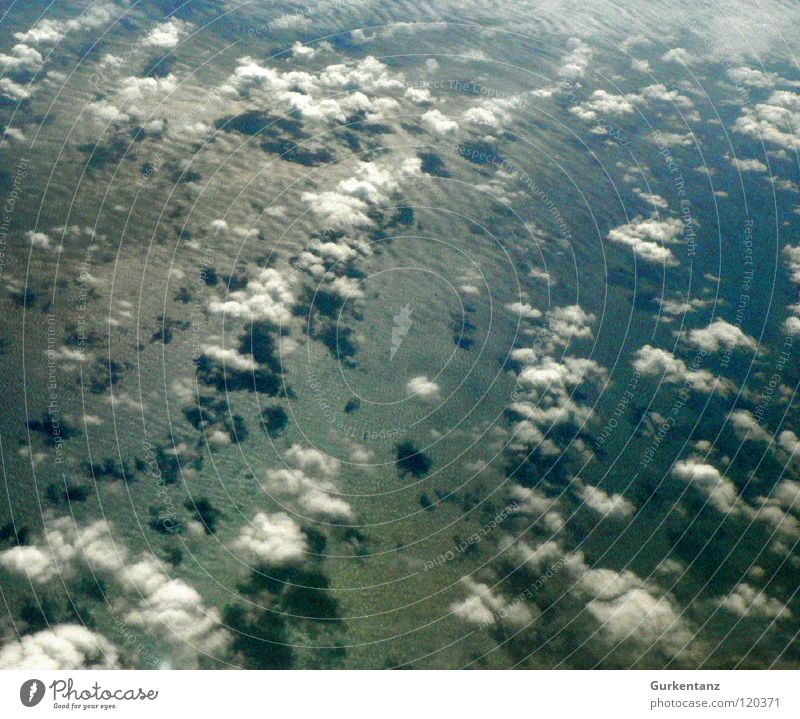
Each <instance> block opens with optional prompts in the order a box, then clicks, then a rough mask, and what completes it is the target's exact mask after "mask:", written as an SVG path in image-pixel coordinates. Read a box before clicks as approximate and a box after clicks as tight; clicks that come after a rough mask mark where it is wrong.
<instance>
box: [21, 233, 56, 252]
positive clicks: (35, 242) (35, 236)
mask: <svg viewBox="0 0 800 719" xmlns="http://www.w3.org/2000/svg"><path fill="white" fill-rule="evenodd" d="M25 239H26V240H28V242H30V244H31V247H38V248H40V249H42V250H49V249H50V238H49V237H48V236H47V235H46V234H45V233H44V232H34V231H33V230H29V231H28V232H26V233H25Z"/></svg>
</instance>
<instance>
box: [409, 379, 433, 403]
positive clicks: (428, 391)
mask: <svg viewBox="0 0 800 719" xmlns="http://www.w3.org/2000/svg"><path fill="white" fill-rule="evenodd" d="M406 391H407V392H408V394H410V395H412V396H414V397H419V398H420V399H424V400H435V399H438V398H439V385H438V384H436V382H433V381H431V380H429V379H428V378H427V377H426V376H425V375H419V376H417V377H412V378H411V379H410V380H409V381H408V383H407V384H406Z"/></svg>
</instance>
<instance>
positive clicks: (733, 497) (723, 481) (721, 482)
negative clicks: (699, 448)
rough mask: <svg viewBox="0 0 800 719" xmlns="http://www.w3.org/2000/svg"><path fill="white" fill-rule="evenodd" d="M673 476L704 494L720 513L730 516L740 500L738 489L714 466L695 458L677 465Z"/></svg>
mask: <svg viewBox="0 0 800 719" xmlns="http://www.w3.org/2000/svg"><path fill="white" fill-rule="evenodd" d="M672 476H673V477H675V478H676V479H679V480H681V481H682V482H686V483H687V484H690V485H691V486H692V487H694V488H695V489H696V490H697V491H698V492H700V493H701V494H704V495H705V496H706V497H707V498H708V501H709V502H710V504H711V505H712V506H713V507H715V508H716V509H717V510H719V511H720V512H722V513H724V514H729V513H730V512H733V511H734V509H735V506H736V502H737V500H738V499H739V495H738V493H737V491H736V487H735V486H734V484H733V482H732V481H731V480H730V479H728V478H727V477H723V476H722V475H721V474H720V472H719V470H718V469H717V468H716V467H714V466H713V465H710V464H705V463H704V462H703V461H702V460H700V459H695V458H693V459H686V460H682V461H680V462H676V463H675V466H674V467H673V468H672Z"/></svg>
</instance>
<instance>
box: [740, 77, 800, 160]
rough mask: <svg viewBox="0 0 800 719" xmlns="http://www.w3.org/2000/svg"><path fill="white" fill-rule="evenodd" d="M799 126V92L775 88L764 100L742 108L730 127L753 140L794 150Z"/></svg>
mask: <svg viewBox="0 0 800 719" xmlns="http://www.w3.org/2000/svg"><path fill="white" fill-rule="evenodd" d="M797 127H800V94H798V93H796V92H790V91H788V90H778V91H777V92H774V93H772V95H770V96H769V98H768V99H767V101H766V102H762V103H758V104H757V105H756V106H755V107H744V109H743V110H742V114H741V115H740V116H739V117H738V118H737V120H736V123H735V124H734V126H733V129H734V130H735V131H736V132H740V133H742V134H743V135H748V136H750V137H752V138H753V139H756V140H759V141H764V142H767V143H770V144H773V145H778V146H779V147H782V148H784V149H786V150H789V151H792V150H796V148H797V144H798V138H797V134H796V128H797Z"/></svg>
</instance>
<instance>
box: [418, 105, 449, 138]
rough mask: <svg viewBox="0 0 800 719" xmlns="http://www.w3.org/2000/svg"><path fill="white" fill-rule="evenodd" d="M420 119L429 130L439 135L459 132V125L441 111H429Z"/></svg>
mask: <svg viewBox="0 0 800 719" xmlns="http://www.w3.org/2000/svg"><path fill="white" fill-rule="evenodd" d="M420 119H421V121H422V124H423V125H424V126H425V127H426V128H427V129H428V130H430V131H431V132H435V133H437V134H439V135H446V134H448V133H450V132H455V131H456V130H458V123H457V122H456V121H455V120H451V119H450V118H449V117H447V116H446V115H444V114H443V113H442V112H440V111H439V110H428V112H426V113H425V114H424V115H423V116H422V117H421V118H420Z"/></svg>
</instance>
